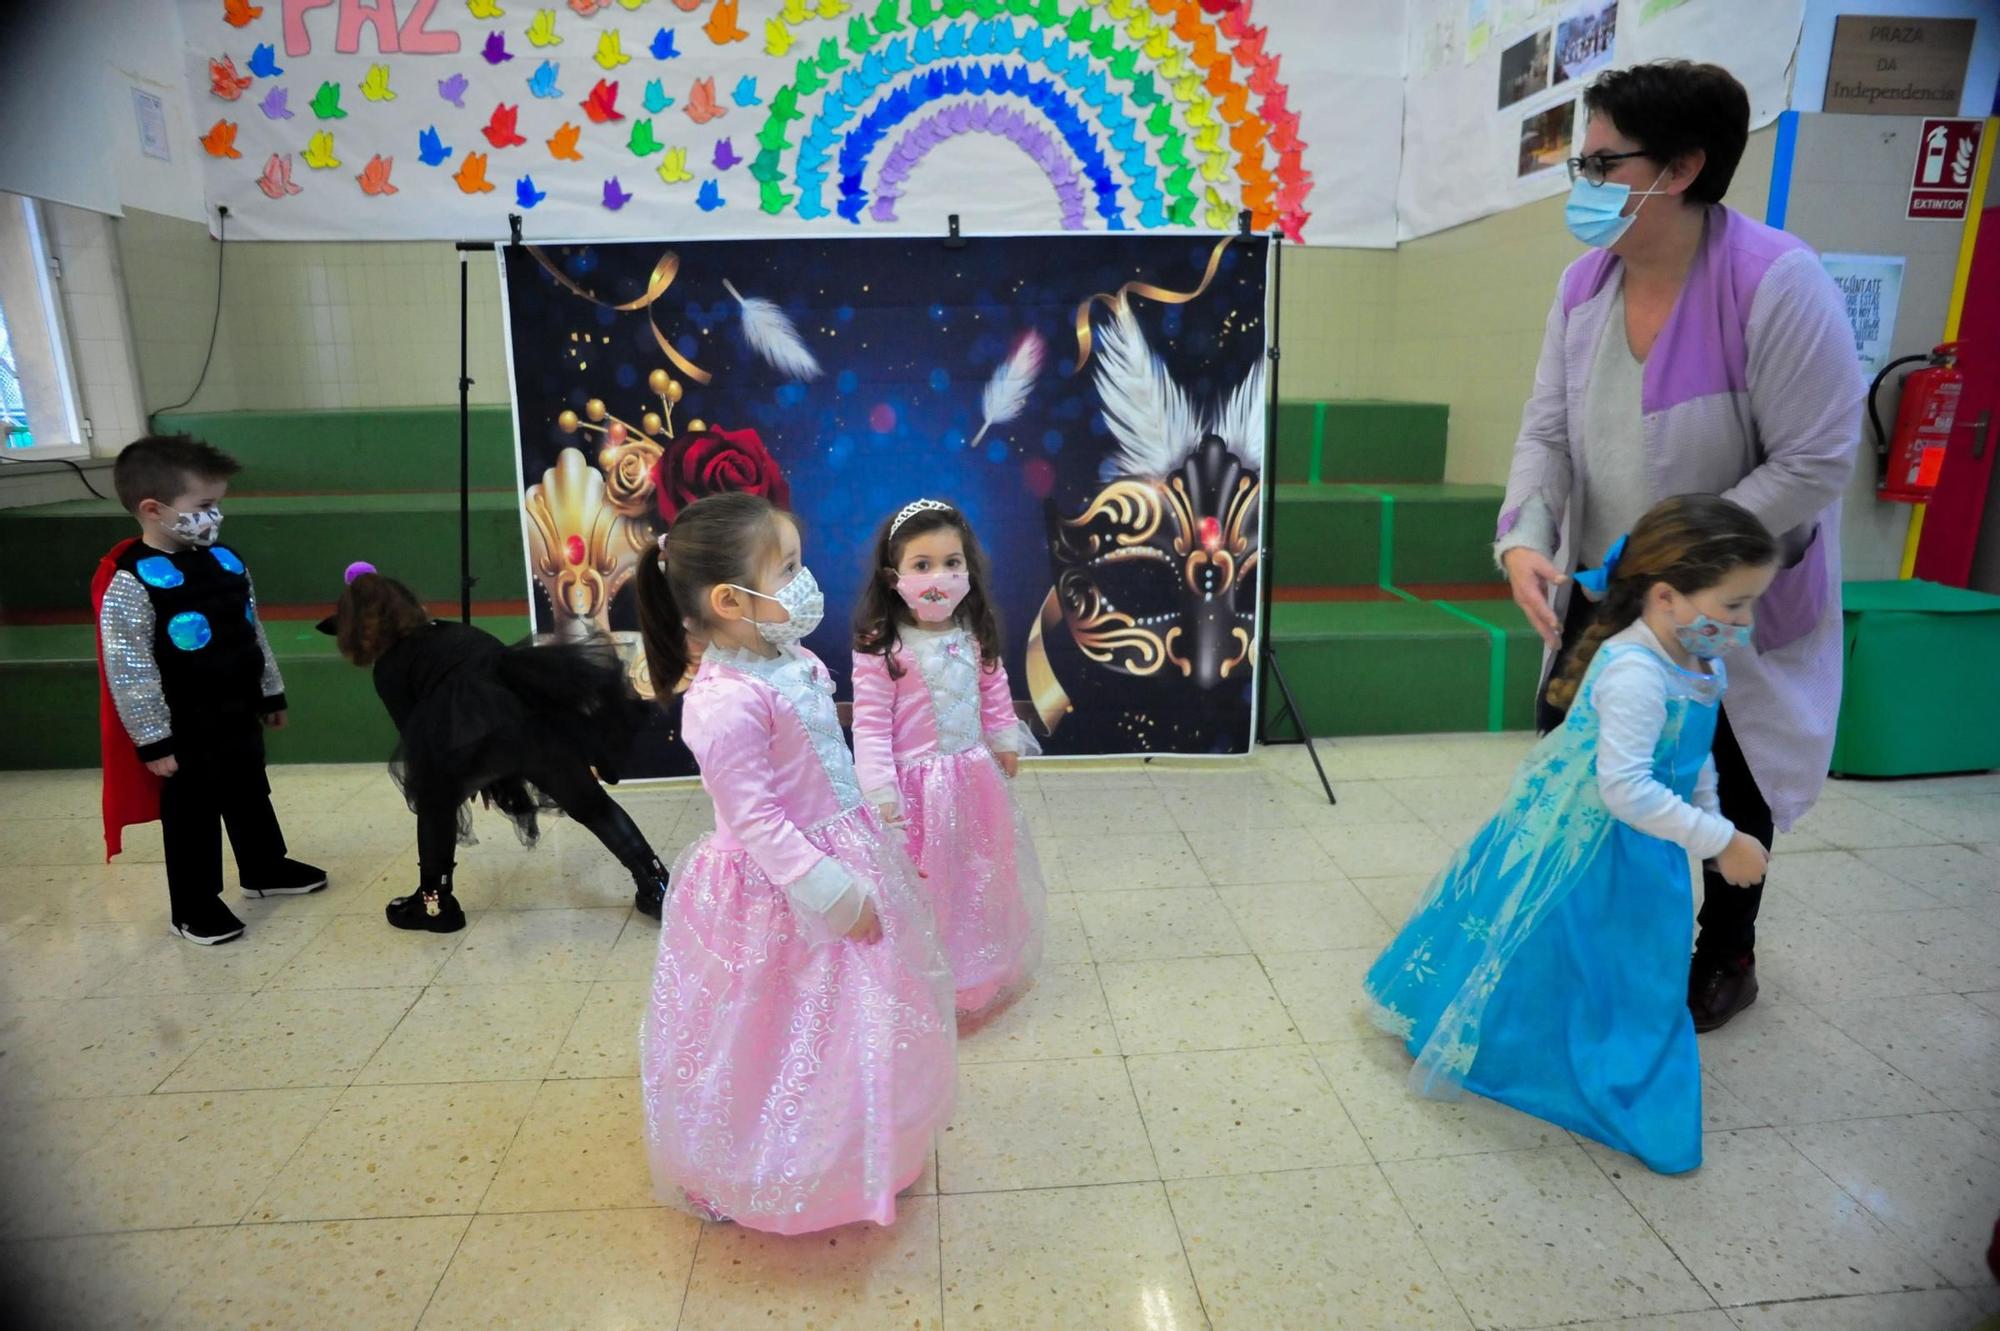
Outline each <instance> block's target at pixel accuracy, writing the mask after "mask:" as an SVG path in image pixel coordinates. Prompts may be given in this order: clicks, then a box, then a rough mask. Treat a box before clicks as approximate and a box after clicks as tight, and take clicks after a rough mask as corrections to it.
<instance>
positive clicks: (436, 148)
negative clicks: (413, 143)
mask: <svg viewBox="0 0 2000 1331" xmlns="http://www.w3.org/2000/svg"><path fill="white" fill-rule="evenodd" d="M451 154H452V150H451V149H450V148H447V147H445V146H444V140H443V139H441V138H439V137H438V132H437V126H436V125H432V126H431V127H430V128H429V129H427V130H424V131H423V132H422V133H420V134H418V135H417V160H418V161H419V162H422V163H423V164H424V165H425V166H436V165H437V164H438V163H440V162H442V161H444V159H445V158H447V157H449V156H451Z"/></svg>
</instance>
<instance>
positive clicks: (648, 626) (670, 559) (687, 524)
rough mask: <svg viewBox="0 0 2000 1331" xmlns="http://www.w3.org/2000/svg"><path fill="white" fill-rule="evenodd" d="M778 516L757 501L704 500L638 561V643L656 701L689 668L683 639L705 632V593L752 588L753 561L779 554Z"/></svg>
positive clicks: (735, 495) (690, 656) (734, 497)
mask: <svg viewBox="0 0 2000 1331" xmlns="http://www.w3.org/2000/svg"><path fill="white" fill-rule="evenodd" d="M777 516H778V510H777V509H776V508H774V507H773V506H772V504H771V501H770V500H768V499H765V498H763V497H762V496H760V495H752V494H743V493H739V492H734V491H732V492H729V493H725V494H718V495H710V496H708V497H707V498H705V499H697V500H696V501H695V502H694V503H692V504H689V505H688V506H687V507H686V508H684V509H682V510H681V511H680V512H679V513H678V514H677V515H675V517H674V523H673V526H672V527H670V528H669V529H668V531H667V534H666V535H665V536H662V537H661V538H660V540H659V543H658V547H657V548H656V549H653V550H649V551H647V552H646V553H645V554H644V555H642V556H641V557H640V559H639V568H638V573H637V579H636V580H637V582H638V584H639V640H640V642H641V643H642V644H643V645H644V647H645V649H646V670H647V673H648V674H650V675H651V676H652V678H653V695H654V696H655V697H656V698H659V699H661V700H663V701H664V700H666V699H669V698H671V697H672V696H673V695H674V694H675V693H676V692H677V691H678V690H679V688H680V683H681V679H682V678H683V677H684V676H685V675H686V674H687V669H688V666H689V664H690V663H691V662H692V661H693V660H694V652H693V650H692V648H691V647H690V645H689V642H688V639H689V638H690V637H691V636H692V637H702V636H705V634H704V630H706V629H707V628H708V627H709V624H708V614H707V609H708V592H709V589H710V588H712V587H714V586H716V585H717V584H719V583H725V582H728V583H747V582H751V581H753V580H754V577H753V574H752V570H753V569H754V568H755V567H756V565H757V561H758V560H760V559H762V558H764V557H766V556H767V555H769V554H770V552H771V551H773V550H775V549H776V548H777V544H778V525H777V522H776V521H775V519H776V518H777Z"/></svg>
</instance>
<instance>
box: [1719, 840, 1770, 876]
mask: <svg viewBox="0 0 2000 1331" xmlns="http://www.w3.org/2000/svg"><path fill="white" fill-rule="evenodd" d="M1715 871H1716V872H1717V873H1719V874H1721V875H1722V880H1723V881H1724V882H1726V883H1728V884H1729V885H1730V886H1731V887H1755V886H1756V885H1757V884H1758V883H1761V882H1763V881H1764V875H1765V874H1767V873H1769V872H1770V871H1771V857H1770V856H1769V855H1768V854H1766V853H1765V851H1764V846H1763V843H1762V842H1760V841H1758V840H1757V838H1756V837H1753V836H1751V835H1750V834H1749V833H1747V832H1738V833H1737V834H1736V835H1735V836H1734V837H1732V838H1730V842H1729V845H1728V846H1726V847H1725V848H1724V849H1723V852H1722V853H1721V854H1720V855H1717V856H1716V857H1715Z"/></svg>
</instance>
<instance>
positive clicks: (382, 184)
mask: <svg viewBox="0 0 2000 1331" xmlns="http://www.w3.org/2000/svg"><path fill="white" fill-rule="evenodd" d="M395 164H396V159H395V158H393V157H384V156H382V154H380V153H377V154H375V155H374V156H373V157H371V158H369V159H368V165H367V166H365V167H363V168H362V169H361V174H360V175H358V176H356V177H355V179H356V180H358V181H360V182H361V192H362V193H363V194H367V195H370V196H374V195H378V194H394V193H395V192H396V187H395V186H394V185H391V184H390V183H389V171H390V168H392V167H393V166H395Z"/></svg>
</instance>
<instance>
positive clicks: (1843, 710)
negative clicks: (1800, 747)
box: [1832, 581, 2000, 777]
mask: <svg viewBox="0 0 2000 1331" xmlns="http://www.w3.org/2000/svg"><path fill="white" fill-rule="evenodd" d="M1841 598H1842V609H1843V611H1844V614H1845V618H1846V626H1845V629H1846V638H1845V643H1846V656H1847V675H1846V683H1845V687H1844V688H1843V690H1842V692H1841V697H1840V726H1839V729H1838V730H1837V731H1836V732H1835V735H1834V741H1833V763H1832V766H1833V771H1834V774H1835V775H1836V776H1862V777H1869V776H1873V777H1886V776H1924V775H1936V774H1939V773H1946V772H1979V771H1985V770H1986V769H1988V768H1993V767H2000V596H1988V595H1986V594H1985V593H1984V592H1973V591H1966V590H1965V589H1964V588H1961V587H1944V586H1940V585H1939V584H1937V583H1934V582H1916V581H1900V582H1850V583H1848V584H1846V585H1845V587H1843V588H1842V590H1841Z"/></svg>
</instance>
